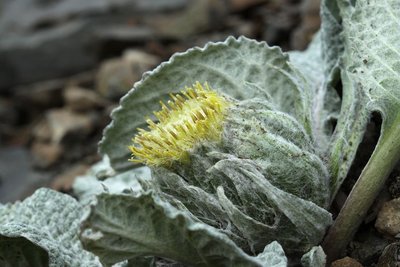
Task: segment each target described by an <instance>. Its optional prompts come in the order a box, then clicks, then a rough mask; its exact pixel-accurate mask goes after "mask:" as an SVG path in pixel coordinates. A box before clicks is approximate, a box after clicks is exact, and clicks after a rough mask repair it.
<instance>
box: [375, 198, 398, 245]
mask: <svg viewBox="0 0 400 267" xmlns="http://www.w3.org/2000/svg"><path fill="white" fill-rule="evenodd" d="M375 227H376V229H377V230H378V231H379V232H381V233H383V234H385V235H389V236H392V237H394V236H396V235H397V234H399V233H400V198H396V199H393V200H391V201H388V202H385V203H384V204H383V206H382V208H381V210H380V211H379V213H378V217H377V219H376V222H375Z"/></svg>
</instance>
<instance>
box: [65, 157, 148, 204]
mask: <svg viewBox="0 0 400 267" xmlns="http://www.w3.org/2000/svg"><path fill="white" fill-rule="evenodd" d="M108 168H109V167H108V165H107V163H105V162H104V160H103V161H101V162H99V163H97V164H95V165H94V166H93V167H92V168H91V169H90V170H89V172H88V173H87V174H85V175H82V176H78V177H77V178H76V180H75V182H74V184H73V191H74V194H75V195H76V196H77V197H78V198H79V200H80V201H81V202H82V203H88V202H90V199H91V197H92V196H93V195H97V194H100V193H102V192H109V193H112V194H118V193H122V192H124V191H129V192H138V191H141V190H142V187H141V185H140V183H139V182H138V179H139V178H140V179H143V180H149V179H150V176H151V175H150V169H149V168H148V167H146V166H143V167H139V168H135V169H132V170H129V171H126V172H123V173H119V174H116V175H114V176H111V177H109V178H107V179H105V180H100V179H99V178H98V176H99V174H100V175H101V174H102V173H104V172H107V170H110V169H108Z"/></svg>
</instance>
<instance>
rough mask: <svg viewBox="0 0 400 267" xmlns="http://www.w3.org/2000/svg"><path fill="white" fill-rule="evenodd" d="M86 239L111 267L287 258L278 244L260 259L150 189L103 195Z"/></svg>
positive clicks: (261, 261)
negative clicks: (133, 262) (135, 261)
mask: <svg viewBox="0 0 400 267" xmlns="http://www.w3.org/2000/svg"><path fill="white" fill-rule="evenodd" d="M81 239H82V242H83V244H84V246H85V248H86V249H88V250H89V251H92V252H93V253H95V254H96V255H98V256H99V258H100V260H101V261H102V263H103V264H105V265H106V266H110V265H112V264H114V263H116V262H120V261H123V260H126V259H132V258H136V257H141V256H149V255H154V256H158V257H163V258H167V259H172V260H175V261H177V262H180V263H183V264H187V265H189V266H275V265H273V264H277V263H280V262H284V261H285V259H286V257H285V256H284V254H283V251H282V248H281V247H280V246H279V245H277V244H274V245H272V246H270V247H269V246H267V247H266V249H265V251H264V252H263V253H262V254H260V255H259V256H258V257H251V256H249V255H247V254H246V253H244V252H243V251H242V250H241V249H240V248H238V247H237V246H236V245H235V243H233V242H232V241H231V240H230V239H229V238H228V237H227V236H226V235H225V234H223V233H221V232H219V231H218V230H216V229H215V228H213V227H210V226H208V225H206V224H204V223H201V222H199V221H198V220H197V219H195V218H194V217H193V216H192V215H191V214H190V213H188V212H186V211H182V210H178V209H177V208H175V207H173V206H171V205H170V204H169V203H167V202H164V201H162V200H161V199H160V198H159V197H158V196H157V195H155V194H154V193H152V192H151V191H149V192H146V193H143V194H141V195H138V196H133V195H110V194H100V195H99V196H98V197H97V203H96V205H95V206H93V207H92V210H91V213H90V215H89V217H88V218H87V219H86V222H85V224H84V226H83V232H82V235H81ZM276 266H281V265H276Z"/></svg>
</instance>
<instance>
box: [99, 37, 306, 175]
mask: <svg viewBox="0 0 400 267" xmlns="http://www.w3.org/2000/svg"><path fill="white" fill-rule="evenodd" d="M196 81H199V82H201V83H204V82H208V83H209V85H210V86H211V87H212V88H213V89H215V90H217V91H219V92H222V93H225V94H227V95H229V96H231V97H233V98H236V99H239V100H241V99H250V98H254V97H258V98H261V99H270V100H271V103H272V104H273V105H274V106H275V108H276V109H278V110H280V111H283V112H286V113H288V114H291V115H292V116H293V117H295V118H296V119H297V120H298V121H299V122H300V123H301V124H302V125H303V126H304V128H305V129H306V130H307V131H308V133H310V128H311V126H310V109H309V107H310V103H309V101H310V96H309V95H308V94H309V88H308V87H307V86H308V85H307V83H306V82H305V80H304V78H303V76H302V75H301V74H300V73H299V72H298V71H297V70H296V69H294V68H293V67H292V66H291V65H290V64H289V62H288V55H286V54H283V53H282V51H281V50H280V49H279V48H277V47H269V46H267V44H266V43H265V42H257V41H254V40H250V39H247V38H244V37H241V38H239V39H235V38H233V37H230V38H228V39H227V40H226V41H225V42H219V43H209V44H207V45H206V46H205V47H204V48H192V49H189V50H188V51H187V52H185V53H180V54H176V55H174V56H172V58H171V59H170V60H169V61H168V62H166V63H163V64H161V65H160V66H159V67H157V68H156V69H155V70H154V71H152V72H148V73H146V74H145V75H144V76H143V79H142V80H141V81H140V82H138V83H136V84H135V86H134V88H133V89H132V90H131V91H130V92H129V93H128V94H127V95H126V96H125V97H123V98H122V99H121V103H120V107H118V108H117V109H116V110H114V112H113V113H112V115H111V116H112V118H113V121H112V123H111V124H110V125H109V126H108V127H107V129H106V130H105V131H104V137H103V140H102V141H101V143H100V151H101V152H102V153H103V154H105V155H108V156H109V157H110V160H111V165H112V167H113V168H114V169H116V170H121V169H125V168H132V167H133V164H132V163H129V162H128V161H127V160H128V159H129V157H130V156H129V154H130V153H129V150H128V149H127V146H128V145H129V144H130V142H131V138H132V137H133V136H134V135H135V133H136V129H137V128H138V127H142V128H143V127H146V122H145V117H146V116H151V115H152V112H153V111H155V110H159V109H160V106H159V101H160V100H165V99H166V98H167V97H168V94H169V93H176V92H179V91H180V90H182V89H184V88H185V86H191V85H192V84H194V83H195V82H196Z"/></svg>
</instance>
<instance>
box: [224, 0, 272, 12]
mask: <svg viewBox="0 0 400 267" xmlns="http://www.w3.org/2000/svg"><path fill="white" fill-rule="evenodd" d="M267 2H268V1H266V0H229V5H230V8H231V10H232V11H234V12H241V11H244V10H246V9H249V8H251V7H255V6H258V5H260V4H265V3H267Z"/></svg>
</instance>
